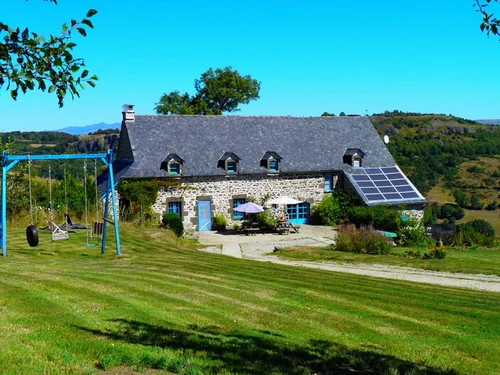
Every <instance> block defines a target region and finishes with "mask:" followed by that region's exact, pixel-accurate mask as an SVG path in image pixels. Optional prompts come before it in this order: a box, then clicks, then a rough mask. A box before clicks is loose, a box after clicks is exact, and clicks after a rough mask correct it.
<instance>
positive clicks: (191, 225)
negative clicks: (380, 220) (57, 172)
mask: <svg viewBox="0 0 500 375" xmlns="http://www.w3.org/2000/svg"><path fill="white" fill-rule="evenodd" d="M122 114H123V122H122V126H121V132H120V140H119V146H118V152H117V157H116V160H115V161H114V162H113V171H114V175H115V182H116V183H119V181H120V180H124V179H174V180H176V181H178V184H177V185H176V186H173V187H165V188H162V190H161V191H160V193H159V195H158V197H157V200H156V203H155V204H154V206H153V209H154V211H155V212H157V213H158V214H159V215H161V214H163V213H164V212H173V213H176V214H178V215H179V216H181V218H182V220H183V223H184V227H185V228H186V229H191V230H198V231H208V230H211V227H212V219H213V217H214V216H215V215H217V214H223V215H224V216H225V217H226V219H227V221H228V223H229V224H232V223H235V222H238V221H240V220H241V218H242V214H241V213H239V212H237V211H234V208H235V207H237V206H238V205H240V204H242V203H245V202H246V201H247V200H248V199H250V198H251V199H255V200H256V201H258V202H261V201H262V200H263V199H266V198H277V197H281V196H287V197H291V198H294V199H296V200H298V201H300V202H301V203H299V204H294V205H288V206H286V210H287V213H288V218H289V220H290V221H291V222H292V223H295V224H301V223H307V222H308V220H309V216H310V212H311V208H312V207H313V206H314V204H315V203H318V202H319V201H321V200H322V199H323V198H324V197H325V195H327V194H331V193H332V192H333V191H336V190H342V191H347V192H351V193H355V194H357V195H359V197H360V198H361V200H362V201H363V202H364V204H366V205H368V206H373V205H390V206H398V207H399V206H402V205H403V206H404V207H405V208H406V210H407V211H406V213H405V214H407V215H411V216H417V217H421V215H422V213H423V208H424V206H425V204H426V203H427V202H426V200H425V198H424V197H423V196H422V195H421V194H420V193H419V192H418V190H417V189H416V188H415V187H414V186H413V184H412V183H411V182H410V181H409V180H408V178H407V177H406V176H405V175H404V174H403V172H402V171H401V170H400V169H399V167H398V166H397V165H396V162H395V161H394V158H393V157H392V156H391V154H390V153H389V151H388V150H387V148H386V145H385V143H384V141H383V140H382V139H381V138H380V136H379V135H378V133H377V131H376V130H375V128H374V126H373V124H372V123H371V122H370V120H369V118H368V117H366V116H346V117H300V118H299V117H286V116H278V117H274V116H273V117H271V116H262V117H259V116H186V115H184V116H174V115H171V116H165V115H136V114H135V113H134V110H133V106H132V105H125V106H123V112H122ZM105 183H106V181H105V176H100V178H99V180H98V184H99V185H100V186H105V185H104V184H105Z"/></svg>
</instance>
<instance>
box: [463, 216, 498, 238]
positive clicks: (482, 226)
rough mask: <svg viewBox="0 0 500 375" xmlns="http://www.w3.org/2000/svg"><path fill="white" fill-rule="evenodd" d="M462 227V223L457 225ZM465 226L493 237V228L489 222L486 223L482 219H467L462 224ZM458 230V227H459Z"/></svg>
mask: <svg viewBox="0 0 500 375" xmlns="http://www.w3.org/2000/svg"><path fill="white" fill-rule="evenodd" d="M460 227H462V225H460V226H459V228H460ZM463 227H465V228H471V229H473V230H474V231H475V232H477V233H481V234H484V235H485V236H486V237H494V236H495V229H493V227H492V226H491V224H490V223H488V222H487V221H485V220H482V219H476V220H472V221H469V222H467V223H465V224H464V225H463ZM459 230H460V229H459Z"/></svg>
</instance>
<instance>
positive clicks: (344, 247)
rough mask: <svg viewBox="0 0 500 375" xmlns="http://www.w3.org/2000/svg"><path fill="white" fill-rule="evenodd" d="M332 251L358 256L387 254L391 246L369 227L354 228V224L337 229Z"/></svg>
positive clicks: (382, 236)
mask: <svg viewBox="0 0 500 375" xmlns="http://www.w3.org/2000/svg"><path fill="white" fill-rule="evenodd" d="M332 248H333V250H336V251H346V252H350V253H358V254H389V253H390V252H391V244H390V243H389V242H388V241H387V239H386V238H385V237H384V235H383V234H381V233H379V232H377V231H376V230H375V229H374V228H373V227H372V226H371V225H368V226H361V227H360V228H356V226H355V225H354V224H346V225H342V226H340V227H339V229H338V234H337V240H336V241H335V244H334V245H332Z"/></svg>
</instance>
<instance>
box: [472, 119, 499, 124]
mask: <svg viewBox="0 0 500 375" xmlns="http://www.w3.org/2000/svg"><path fill="white" fill-rule="evenodd" d="M476 122H479V123H480V124H485V125H500V119H495V120H476Z"/></svg>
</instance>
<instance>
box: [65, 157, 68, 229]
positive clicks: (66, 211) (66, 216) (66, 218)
mask: <svg viewBox="0 0 500 375" xmlns="http://www.w3.org/2000/svg"><path fill="white" fill-rule="evenodd" d="M64 204H65V205H66V210H65V215H64V221H65V222H66V227H68V225H69V224H68V196H67V191H66V163H64Z"/></svg>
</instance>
